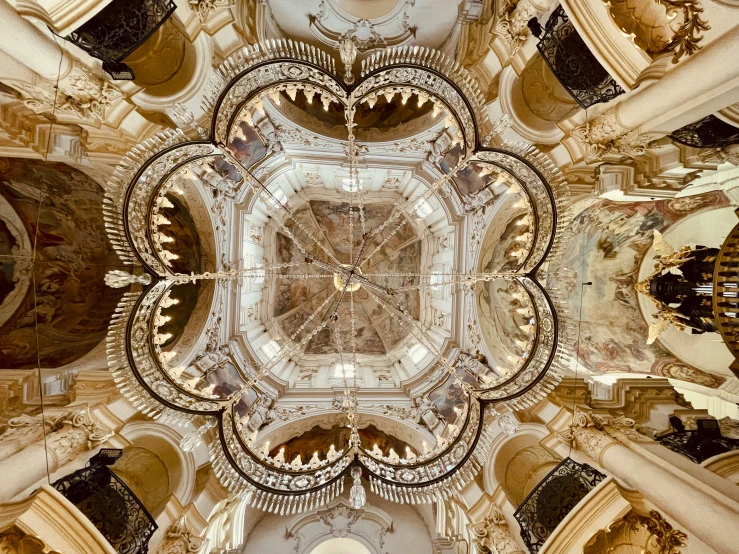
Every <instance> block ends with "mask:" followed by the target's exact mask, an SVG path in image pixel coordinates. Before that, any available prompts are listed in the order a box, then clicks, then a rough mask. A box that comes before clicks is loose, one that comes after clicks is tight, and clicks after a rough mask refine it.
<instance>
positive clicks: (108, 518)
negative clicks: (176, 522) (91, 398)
mask: <svg viewBox="0 0 739 554" xmlns="http://www.w3.org/2000/svg"><path fill="white" fill-rule="evenodd" d="M112 452H114V451H111V450H110V449H107V450H106V453H105V455H103V456H96V458H95V459H93V460H91V461H92V462H93V463H92V465H90V466H89V467H86V468H84V469H80V470H79V471H75V472H74V473H71V474H70V475H67V476H66V477H62V478H61V479H59V480H58V481H57V482H55V483H54V484H53V485H52V486H53V487H54V488H55V489H56V490H58V491H59V492H60V493H62V495H63V496H64V497H65V498H66V499H67V500H69V501H70V502H71V503H72V504H74V505H75V506H76V507H77V509H78V510H80V511H81V512H82V513H83V514H85V516H87V518H88V519H89V520H90V521H91V522H92V524H93V525H94V526H95V527H96V528H97V529H98V531H100V532H101V533H102V534H103V536H104V537H105V538H106V539H107V540H108V542H109V543H110V545H111V546H112V547H113V548H114V549H115V550H116V551H117V552H118V553H119V554H146V553H147V552H148V550H149V546H148V545H149V539H150V538H151V536H152V534H153V533H154V531H156V529H157V525H156V523H154V518H152V517H151V515H150V514H149V512H148V511H147V510H146V508H144V505H143V504H142V503H141V501H140V500H139V499H138V498H137V497H136V495H135V494H133V493H132V492H131V489H129V488H128V487H127V486H126V485H125V484H124V483H123V481H121V479H120V478H119V477H118V476H117V475H116V474H115V473H113V472H112V471H111V470H110V469H109V468H108V467H106V465H103V464H109V463H113V462H114V461H115V459H117V457H118V456H115V455H113V456H110V455H109V454H111V453H112ZM111 460H112V461H111Z"/></svg>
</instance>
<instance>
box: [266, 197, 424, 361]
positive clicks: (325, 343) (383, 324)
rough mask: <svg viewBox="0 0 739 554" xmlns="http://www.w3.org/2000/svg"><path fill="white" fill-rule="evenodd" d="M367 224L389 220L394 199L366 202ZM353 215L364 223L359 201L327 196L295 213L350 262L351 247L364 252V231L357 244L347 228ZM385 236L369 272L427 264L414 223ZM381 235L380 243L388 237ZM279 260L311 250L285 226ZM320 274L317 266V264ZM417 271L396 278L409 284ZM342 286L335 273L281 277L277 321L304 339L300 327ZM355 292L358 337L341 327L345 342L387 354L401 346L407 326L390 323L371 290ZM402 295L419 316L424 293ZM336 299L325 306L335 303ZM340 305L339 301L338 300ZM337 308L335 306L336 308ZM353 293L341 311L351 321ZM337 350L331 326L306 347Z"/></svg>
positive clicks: (276, 299) (277, 251)
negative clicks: (295, 240)
mask: <svg viewBox="0 0 739 554" xmlns="http://www.w3.org/2000/svg"><path fill="white" fill-rule="evenodd" d="M363 211H364V218H365V224H366V226H367V227H368V228H376V227H377V226H379V225H380V224H381V223H382V222H383V221H386V220H387V219H388V218H389V217H390V215H391V213H392V211H393V205H392V204H384V203H372V204H367V205H365V206H364V210H363ZM349 217H351V218H353V219H354V222H353V224H354V225H356V227H357V228H359V227H360V214H359V209H358V207H356V206H355V207H354V208H353V209H351V210H350V209H349V204H347V203H342V202H331V201H326V200H311V201H309V202H307V203H305V204H304V205H303V206H301V207H300V208H298V209H296V210H295V212H294V213H293V218H294V219H295V220H296V221H297V222H299V223H300V224H302V225H303V226H304V228H305V229H307V230H309V231H310V232H311V233H312V234H313V235H314V236H318V237H323V238H325V241H326V245H327V247H328V248H330V249H331V251H332V253H333V254H334V255H335V256H336V257H337V259H338V260H339V261H340V262H341V263H345V264H350V250H352V251H353V252H354V253H355V255H356V253H358V252H359V248H360V246H361V244H362V237H361V234H360V233H355V236H354V246H353V249H352V247H351V245H350V244H349V236H348V234H347V233H346V228H347V226H348V221H347V218H349ZM286 226H287V227H288V229H289V230H290V231H291V232H292V233H294V235H295V236H296V237H297V238H298V239H299V240H300V239H306V240H305V244H309V245H310V244H311V243H310V241H309V240H307V239H308V237H307V234H306V231H305V230H304V229H301V228H298V227H297V225H296V224H295V223H294V222H292V221H290V222H288V223H287V224H286ZM380 238H383V239H387V242H385V243H384V244H383V245H382V247H381V248H379V250H378V251H377V253H376V254H375V255H374V256H373V257H372V259H371V261H370V263H367V264H365V265H363V266H362V267H361V270H362V271H363V272H364V273H368V274H371V273H373V272H377V273H380V272H382V273H414V272H415V273H418V272H419V268H420V267H421V245H420V242H419V240H418V236H417V234H416V231H415V230H414V228H413V226H412V225H410V224H406V225H403V226H402V227H400V228H399V230H398V231H397V232H396V233H395V234H392V235H391V231H390V230H388V231H387V232H386V233H384V234H383V235H381V237H380ZM380 238H378V239H377V243H378V244H381V243H382V242H384V240H383V241H381V240H380ZM309 252H310V253H311V254H313V255H320V254H321V251H320V249H319V248H318V246H317V245H315V244H312V248H310V247H309ZM274 256H275V258H274V259H275V260H276V261H277V263H285V262H291V261H296V260H302V259H303V258H304V257H305V256H304V255H303V254H302V253H301V252H300V251H299V250H298V248H297V246H296V245H295V244H293V242H292V241H291V240H290V239H289V238H288V237H287V236H286V235H285V234H283V233H282V232H280V231H277V233H276V237H275V252H274ZM313 272H314V273H315V274H316V275H317V274H318V272H317V270H313ZM417 279H418V278H417V277H403V278H399V279H396V280H395V281H394V284H397V286H398V287H400V286H409V285H413V284H415V283H416V282H417ZM335 290H336V288H335V285H334V283H333V281H332V280H331V279H312V278H306V279H289V280H287V279H286V280H282V281H278V282H277V285H276V288H275V295H274V301H273V312H272V313H273V316H274V317H275V318H276V319H277V324H278V325H279V326H280V328H281V329H282V331H283V333H284V334H285V335H287V336H292V335H295V340H296V341H300V340H302V338H303V337H304V336H305V335H306V333H307V332H308V331H307V330H306V329H302V330H301V329H300V326H301V325H302V324H303V322H305V320H306V318H307V317H308V316H309V315H310V314H311V313H313V312H314V311H315V310H316V309H317V308H318V307H319V306H320V305H321V304H322V303H323V302H324V300H326V298H327V296H328V295H329V294H331V293H333V292H334V291H335ZM352 294H353V295H354V299H355V301H356V303H355V310H354V315H355V324H354V332H355V333H356V334H355V336H354V337H353V338H352V337H351V336H350V335H351V332H352V331H351V328H349V327H348V326H346V327H344V328H342V329H341V331H340V332H341V335H342V341H344V343H345V344H355V345H356V352H357V353H358V354H368V355H383V354H387V353H388V352H389V351H391V350H392V349H394V348H396V347H397V346H398V345H399V344H400V343H401V342H402V341H403V340H404V339H405V338H406V337H407V334H408V333H407V331H405V330H403V329H402V328H399V327H398V326H396V325H389V321H388V318H389V316H387V314H386V312H385V311H384V310H382V309H381V308H380V307H379V306H378V305H377V303H376V301H375V300H374V299H373V298H372V297H371V295H370V294H369V293H368V292H367V291H365V290H363V289H359V290H358V291H357V292H355V293H352ZM398 298H399V299H400V300H402V301H403V302H404V305H405V306H407V307H408V310H409V312H410V313H411V314H412V315H413V317H414V318H416V319H417V318H418V317H419V314H420V296H419V292H418V291H417V290H415V291H403V292H400V293H399V294H398ZM331 306H332V304H329V305H328V306H326V307H325V309H326V310H329V309H330V308H331ZM333 308H336V306H333ZM333 308H331V309H333ZM349 312H350V295H345V296H344V298H343V299H342V301H341V303H340V305H339V306H338V315H339V317H340V318H342V317H343V318H345V319H346V320H347V321H348V320H350V319H351V316H350V313H349ZM335 351H336V345H335V344H334V339H333V338H332V335H331V333H330V332H329V330H328V329H325V330H323V331H322V332H320V333H318V334H317V335H316V336H315V337H313V338H312V339H311V340H310V341H309V342H308V344H307V345H306V347H305V351H304V352H305V353H306V354H328V353H332V352H335Z"/></svg>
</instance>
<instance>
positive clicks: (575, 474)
mask: <svg viewBox="0 0 739 554" xmlns="http://www.w3.org/2000/svg"><path fill="white" fill-rule="evenodd" d="M605 478H606V476H605V475H603V474H602V473H601V472H599V471H598V470H596V469H595V468H593V467H591V466H589V465H588V464H578V463H577V462H575V461H574V460H573V459H572V458H565V459H564V460H562V463H560V464H559V465H558V466H557V467H555V468H554V469H553V470H552V471H551V472H550V473H549V475H547V476H546V477H545V478H544V479H543V480H542V481H541V483H539V485H538V486H537V487H536V488H535V489H534V490H533V491H532V492H531V494H529V496H528V497H526V500H524V501H523V503H522V504H521V505H520V506H519V507H518V509H517V510H516V512H515V513H514V514H513V517H515V518H516V521H518V523H519V525H520V526H521V538H522V539H523V542H524V543H525V544H526V547H527V548H528V549H529V552H531V554H536V553H537V552H539V549H541V547H542V546H543V545H544V543H545V542H546V540H547V538H549V536H550V535H551V534H552V532H553V531H554V530H555V529H556V528H557V526H558V525H559V524H560V523H561V522H562V520H563V519H564V518H565V517H566V516H567V514H569V513H570V512H571V511H572V509H573V508H574V507H575V506H577V504H578V503H579V502H580V501H581V500H582V499H583V498H585V496H586V495H587V494H588V493H589V492H590V491H591V490H593V489H594V488H595V487H596V486H597V485H598V483H600V482H601V481H603V480H604V479H605Z"/></svg>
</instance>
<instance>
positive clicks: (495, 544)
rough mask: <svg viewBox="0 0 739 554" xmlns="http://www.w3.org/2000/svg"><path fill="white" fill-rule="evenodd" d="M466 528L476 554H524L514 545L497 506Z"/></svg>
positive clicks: (513, 540)
mask: <svg viewBox="0 0 739 554" xmlns="http://www.w3.org/2000/svg"><path fill="white" fill-rule="evenodd" d="M468 527H469V530H470V537H471V539H472V544H473V545H474V546H475V548H476V552H477V553H478V554H526V551H524V550H522V549H521V547H519V546H518V544H517V543H516V540H515V539H514V538H513V535H512V534H511V531H510V529H509V528H508V523H507V522H506V519H505V516H504V515H503V513H502V512H501V511H500V510H499V509H498V507H497V506H493V507H492V508H491V510H490V513H489V514H488V515H487V517H485V519H484V520H483V521H481V522H480V523H473V524H470V525H469V526H468Z"/></svg>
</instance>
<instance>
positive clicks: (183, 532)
mask: <svg viewBox="0 0 739 554" xmlns="http://www.w3.org/2000/svg"><path fill="white" fill-rule="evenodd" d="M203 543H204V539H202V538H200V537H198V536H197V535H196V534H195V533H194V532H193V530H192V529H191V528H190V527H189V526H188V524H187V518H186V516H185V515H184V514H183V515H181V516H180V517H179V518H177V521H175V522H174V523H173V524H172V525H171V526H170V527H169V529H167V533H166V535H165V537H164V540H163V541H162V542H161V544H160V545H159V546H158V547H157V548H156V550H154V552H153V554H186V553H188V552H198V551H199V550H200V549H201V548H202V546H203Z"/></svg>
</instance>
